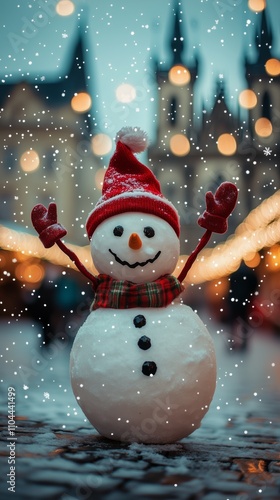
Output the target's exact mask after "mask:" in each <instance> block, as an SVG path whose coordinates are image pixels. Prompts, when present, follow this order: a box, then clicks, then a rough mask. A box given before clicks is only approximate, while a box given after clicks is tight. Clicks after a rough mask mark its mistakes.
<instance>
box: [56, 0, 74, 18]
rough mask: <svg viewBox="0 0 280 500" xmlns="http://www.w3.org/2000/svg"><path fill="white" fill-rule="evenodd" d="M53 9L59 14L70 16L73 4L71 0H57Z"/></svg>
mask: <svg viewBox="0 0 280 500" xmlns="http://www.w3.org/2000/svg"><path fill="white" fill-rule="evenodd" d="M55 10H56V12H57V14H58V15H59V16H70V15H71V14H73V12H74V10H75V5H74V3H73V2H71V0H59V2H58V3H57V4H56V7H55Z"/></svg>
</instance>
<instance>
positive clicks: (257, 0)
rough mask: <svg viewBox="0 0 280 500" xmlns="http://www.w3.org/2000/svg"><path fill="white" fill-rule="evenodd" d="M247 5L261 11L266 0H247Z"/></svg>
mask: <svg viewBox="0 0 280 500" xmlns="http://www.w3.org/2000/svg"><path fill="white" fill-rule="evenodd" d="M248 7H249V9H251V10H253V11H254V12H261V11H262V10H264V9H265V8H266V0H248Z"/></svg>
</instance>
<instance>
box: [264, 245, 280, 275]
mask: <svg viewBox="0 0 280 500" xmlns="http://www.w3.org/2000/svg"><path fill="white" fill-rule="evenodd" d="M265 263H266V267H267V268H268V270H269V271H279V269H280V245H273V246H272V247H271V248H270V250H269V252H267V253H266V257H265Z"/></svg>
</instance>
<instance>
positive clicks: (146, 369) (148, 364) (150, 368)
mask: <svg viewBox="0 0 280 500" xmlns="http://www.w3.org/2000/svg"><path fill="white" fill-rule="evenodd" d="M156 371H157V365H156V364H155V362H154V361H145V363H143V365H142V373H144V375H147V377H149V376H150V375H154V374H155V373H156Z"/></svg>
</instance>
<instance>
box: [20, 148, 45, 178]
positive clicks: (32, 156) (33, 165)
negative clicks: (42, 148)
mask: <svg viewBox="0 0 280 500" xmlns="http://www.w3.org/2000/svg"><path fill="white" fill-rule="evenodd" d="M19 162H20V166H21V168H22V170H23V171H24V172H33V171H34V170H36V169H37V168H38V167H39V165H40V158H39V155H38V153H37V152H36V151H35V150H34V149H30V150H28V151H25V152H24V153H23V154H22V155H21V157H20V161H19Z"/></svg>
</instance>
